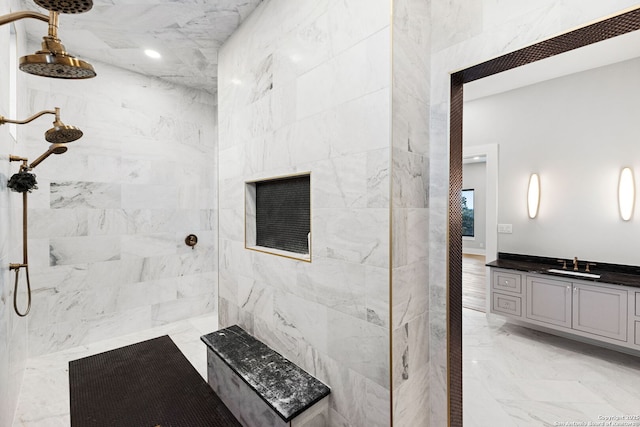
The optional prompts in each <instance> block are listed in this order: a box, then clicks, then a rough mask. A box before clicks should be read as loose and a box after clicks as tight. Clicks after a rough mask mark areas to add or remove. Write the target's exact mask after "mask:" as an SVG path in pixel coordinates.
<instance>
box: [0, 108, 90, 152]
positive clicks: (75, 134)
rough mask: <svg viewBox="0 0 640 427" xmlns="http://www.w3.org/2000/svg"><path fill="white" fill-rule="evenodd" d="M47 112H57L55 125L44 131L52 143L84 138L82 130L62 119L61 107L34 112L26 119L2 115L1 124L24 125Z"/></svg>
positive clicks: (0, 117)
mask: <svg viewBox="0 0 640 427" xmlns="http://www.w3.org/2000/svg"><path fill="white" fill-rule="evenodd" d="M45 114H55V116H56V119H55V121H54V122H53V127H52V128H51V129H49V130H48V131H46V132H45V133H44V138H45V139H46V140H47V141H49V142H51V143H67V142H72V141H75V140H77V139H80V138H82V135H83V133H82V131H81V130H80V129H78V128H77V127H75V126H67V125H65V124H64V123H62V121H61V120H60V108H58V107H56V109H55V110H45V111H40V112H39V113H36V114H34V115H33V116H31V117H29V118H28V119H26V120H11V119H7V118H6V117H3V116H0V125H3V124H5V123H15V124H18V125H24V124H27V123H30V122H32V121H33V120H35V119H37V118H38V117H40V116H42V115H45Z"/></svg>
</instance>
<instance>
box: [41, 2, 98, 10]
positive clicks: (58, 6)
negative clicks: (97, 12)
mask: <svg viewBox="0 0 640 427" xmlns="http://www.w3.org/2000/svg"><path fill="white" fill-rule="evenodd" d="M33 1H34V2H35V4H37V5H38V6H40V7H43V8H45V9H48V10H52V11H54V12H60V13H84V12H88V11H89V10H91V8H92V7H93V0H33Z"/></svg>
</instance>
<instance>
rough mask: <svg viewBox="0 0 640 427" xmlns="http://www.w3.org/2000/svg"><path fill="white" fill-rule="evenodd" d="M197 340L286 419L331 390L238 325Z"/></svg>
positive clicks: (290, 418)
mask: <svg viewBox="0 0 640 427" xmlns="http://www.w3.org/2000/svg"><path fill="white" fill-rule="evenodd" d="M200 339H201V340H202V342H204V343H205V344H206V345H207V347H208V348H209V349H210V350H211V351H213V352H214V353H215V354H217V355H218V356H219V357H220V358H221V359H222V360H223V361H224V362H225V363H226V364H227V365H228V366H229V367H230V368H231V369H232V370H233V371H234V372H236V373H237V374H238V375H239V376H240V378H242V379H243V380H244V381H245V382H246V383H247V385H249V387H251V388H252V389H253V390H255V391H256V393H257V394H258V395H259V396H260V397H261V398H262V399H263V400H264V401H265V402H266V403H267V404H268V405H269V406H270V407H271V408H273V410H274V411H275V412H276V413H277V414H278V415H280V417H281V418H282V419H283V420H284V421H285V422H289V421H291V420H292V419H293V418H295V417H296V416H297V415H298V414H300V413H301V412H302V411H304V410H305V409H307V408H308V407H310V406H311V405H313V404H314V403H316V402H318V401H320V400H321V399H322V398H323V397H325V396H327V395H328V394H329V393H331V390H330V389H329V387H327V386H326V385H325V384H324V383H322V382H320V381H319V380H317V379H316V378H314V377H312V376H311V375H309V374H308V373H307V372H305V371H303V370H302V369H300V368H299V367H298V366H297V365H295V364H294V363H292V362H290V361H289V360H287V359H285V358H284V357H282V356H281V355H280V354H279V353H277V352H276V351H274V350H272V349H271V348H269V347H267V346H266V345H265V344H264V343H262V342H261V341H258V340H257V339H255V338H254V337H252V336H251V335H249V334H248V333H247V332H245V331H244V329H242V328H241V327H239V326H237V325H234V326H230V327H228V328H225V329H221V330H219V331H216V332H212V333H210V334H207V335H203V336H202V337H200Z"/></svg>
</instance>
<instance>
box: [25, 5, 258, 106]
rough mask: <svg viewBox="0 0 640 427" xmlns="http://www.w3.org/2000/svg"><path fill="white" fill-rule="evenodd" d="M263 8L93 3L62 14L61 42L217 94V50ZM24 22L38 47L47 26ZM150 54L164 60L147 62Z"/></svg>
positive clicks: (80, 53) (86, 55)
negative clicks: (148, 51)
mask: <svg viewBox="0 0 640 427" xmlns="http://www.w3.org/2000/svg"><path fill="white" fill-rule="evenodd" d="M21 1H22V5H23V6H24V9H25V10H35V11H39V12H41V13H45V14H47V13H48V12H47V11H46V10H45V9H42V8H40V7H38V6H37V5H36V4H35V3H34V2H33V1H32V0H21ZM261 2H262V0H94V4H93V8H92V9H91V10H90V11H88V12H86V13H81V14H75V15H74V14H60V27H59V30H58V36H59V37H60V39H61V41H62V43H63V44H64V45H65V47H66V50H67V51H68V52H69V53H70V54H72V55H74V56H76V57H78V58H80V59H83V60H86V61H88V62H90V63H91V60H98V61H102V62H106V63H108V64H112V65H115V66H118V67H122V68H125V69H127V70H131V71H135V72H138V73H141V74H145V75H149V76H155V77H159V78H161V79H165V80H168V81H170V82H173V83H176V84H180V85H184V86H188V87H193V88H197V89H201V90H205V91H207V92H209V93H212V94H215V93H216V92H217V74H218V71H217V66H218V50H219V49H220V46H221V45H222V44H223V43H224V42H225V40H227V38H228V37H229V36H230V35H231V34H232V33H233V32H234V31H235V29H236V28H237V27H238V26H239V25H240V23H242V22H243V21H244V19H245V18H246V17H247V16H249V14H251V12H252V11H253V10H254V9H255V8H256V7H257V6H258V4H260V3H261ZM23 22H25V27H26V30H27V34H28V37H29V40H31V41H34V42H37V43H38V44H39V43H40V42H41V41H42V37H43V36H45V35H46V33H47V26H46V24H44V23H43V22H40V21H37V20H33V19H26V20H24V21H23ZM145 49H153V50H156V51H158V52H159V53H160V54H161V55H162V58H160V59H152V58H149V57H147V56H146V55H145V54H144V50H145ZM28 53H33V52H27V53H25V54H28ZM96 72H97V73H98V75H99V74H100V70H99V67H96Z"/></svg>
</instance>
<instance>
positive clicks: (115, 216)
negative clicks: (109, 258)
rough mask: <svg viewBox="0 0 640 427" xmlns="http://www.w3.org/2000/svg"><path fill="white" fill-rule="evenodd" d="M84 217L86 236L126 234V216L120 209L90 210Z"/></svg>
mask: <svg viewBox="0 0 640 427" xmlns="http://www.w3.org/2000/svg"><path fill="white" fill-rule="evenodd" d="M60 211H62V210H60ZM86 215H87V229H88V230H87V234H89V235H91V236H101V235H120V234H125V233H126V232H127V215H126V214H125V211H123V210H121V209H90V210H88V211H86Z"/></svg>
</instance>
